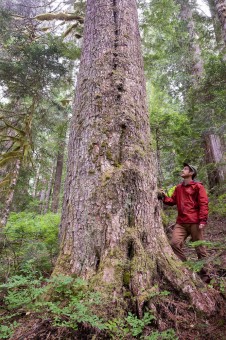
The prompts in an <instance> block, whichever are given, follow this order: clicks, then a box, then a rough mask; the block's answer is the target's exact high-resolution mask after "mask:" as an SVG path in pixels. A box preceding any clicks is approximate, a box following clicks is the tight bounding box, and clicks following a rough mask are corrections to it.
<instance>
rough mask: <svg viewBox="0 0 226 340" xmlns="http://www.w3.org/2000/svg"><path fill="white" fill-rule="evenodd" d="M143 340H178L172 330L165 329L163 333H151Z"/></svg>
mask: <svg viewBox="0 0 226 340" xmlns="http://www.w3.org/2000/svg"><path fill="white" fill-rule="evenodd" d="M144 340H178V337H177V336H176V333H175V331H174V330H173V329H167V330H166V331H163V332H153V333H151V335H149V336H147V337H145V338H144Z"/></svg>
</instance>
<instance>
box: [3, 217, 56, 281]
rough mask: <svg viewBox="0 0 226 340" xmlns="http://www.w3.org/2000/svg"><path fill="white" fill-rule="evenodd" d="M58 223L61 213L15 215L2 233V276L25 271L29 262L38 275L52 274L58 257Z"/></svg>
mask: <svg viewBox="0 0 226 340" xmlns="http://www.w3.org/2000/svg"><path fill="white" fill-rule="evenodd" d="M59 223H60V216H59V215H58V214H53V213H48V214H46V215H37V214H34V213H29V212H21V213H18V214H17V213H12V214H11V215H10V217H9V220H8V223H7V225H6V227H5V228H4V231H3V232H4V234H3V235H4V236H5V247H4V248H3V250H2V256H1V263H2V265H1V270H0V277H4V275H5V274H6V273H9V272H10V273H11V274H13V273H15V272H17V271H18V270H23V268H26V266H27V264H28V263H29V265H30V267H32V268H33V271H35V272H36V271H38V272H42V273H43V274H44V275H46V274H48V273H49V272H51V270H52V268H53V265H54V260H55V258H56V255H57V254H58V230H59ZM6 268H7V270H6Z"/></svg>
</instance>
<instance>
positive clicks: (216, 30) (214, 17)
mask: <svg viewBox="0 0 226 340" xmlns="http://www.w3.org/2000/svg"><path fill="white" fill-rule="evenodd" d="M208 5H209V10H210V13H211V17H212V22H213V28H214V33H215V39H216V42H217V44H218V45H222V43H223V36H222V31H221V25H220V22H219V17H218V13H217V9H216V6H215V1H214V0H208Z"/></svg>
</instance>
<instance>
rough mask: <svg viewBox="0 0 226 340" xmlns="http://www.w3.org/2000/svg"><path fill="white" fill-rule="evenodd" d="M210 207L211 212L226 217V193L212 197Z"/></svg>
mask: <svg viewBox="0 0 226 340" xmlns="http://www.w3.org/2000/svg"><path fill="white" fill-rule="evenodd" d="M209 207H210V214H212V215H214V214H215V215H219V216H220V217H226V194H223V195H220V196H218V197H211V199H210V203H209Z"/></svg>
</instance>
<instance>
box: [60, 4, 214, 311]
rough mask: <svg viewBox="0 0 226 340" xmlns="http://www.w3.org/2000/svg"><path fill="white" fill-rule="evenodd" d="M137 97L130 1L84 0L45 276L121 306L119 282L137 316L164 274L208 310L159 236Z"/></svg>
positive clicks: (138, 68) (142, 105) (152, 163)
mask: <svg viewBox="0 0 226 340" xmlns="http://www.w3.org/2000/svg"><path fill="white" fill-rule="evenodd" d="M145 96H146V91H145V80H144V70H143V60H142V55H141V44H140V35H139V29H138V17H137V7H136V1H135V0H96V1H93V0H88V1H87V13H86V19H85V30H84V41H83V52H82V57H81V64H80V71H79V76H78V80H77V89H76V98H75V105H74V116H73V118H72V122H71V132H70V138H69V153H68V168H67V176H66V184H65V195H64V203H63V211H62V220H61V231H60V234H61V251H60V255H59V258H58V261H57V264H56V268H55V270H54V274H57V273H65V274H72V273H73V274H76V275H79V276H81V277H82V278H85V279H87V280H89V282H90V286H91V287H94V288H96V289H98V290H100V291H102V292H104V293H105V294H106V300H107V301H109V303H110V302H111V303H113V304H115V302H116V301H117V303H120V301H121V303H122V305H123V304H124V305H125V302H124V300H123V291H125V290H128V291H129V292H130V293H131V294H132V296H134V300H136V305H137V311H138V314H139V315H142V310H143V307H144V305H145V303H146V302H147V301H148V294H149V293H150V291H151V288H152V287H153V285H154V284H156V283H157V284H160V282H162V280H163V281H164V280H166V281H167V282H168V284H169V286H171V285H172V287H173V289H176V290H178V291H181V292H183V293H184V294H185V295H186V296H187V297H189V298H190V299H191V301H192V304H194V305H195V306H196V307H197V308H199V309H200V310H203V311H205V312H207V313H212V312H213V311H214V310H215V308H216V306H215V304H216V300H215V299H213V298H212V297H213V295H211V294H210V295H208V294H207V293H206V292H204V291H202V292H201V291H199V290H198V289H197V288H196V286H195V284H194V282H195V280H194V279H193V278H192V276H191V275H190V274H189V272H188V271H187V270H186V269H184V268H183V267H182V266H181V263H180V262H179V261H178V260H177V259H176V258H175V256H174V254H173V253H172V250H171V247H170V246H169V244H168V241H167V239H166V236H165V234H164V230H163V226H162V223H161V221H160V209H159V203H158V201H157V185H156V182H157V181H156V160H155V159H153V154H152V151H151V148H150V126H149V114H148V110H147V105H146V100H145V99H146V98H145ZM164 278H165V279H164ZM199 284H200V285H201V286H202V283H201V282H199Z"/></svg>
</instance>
